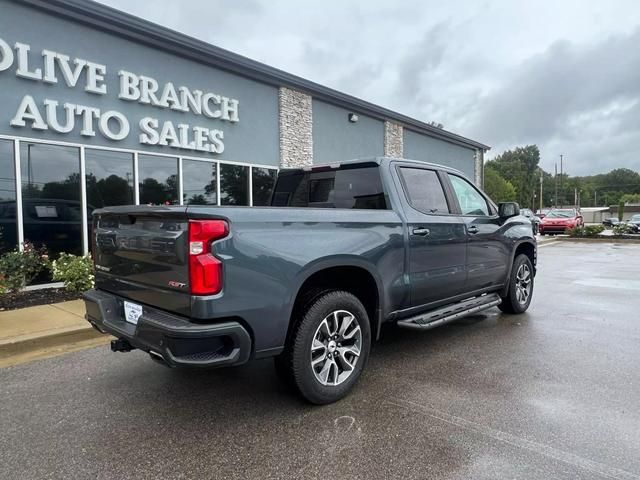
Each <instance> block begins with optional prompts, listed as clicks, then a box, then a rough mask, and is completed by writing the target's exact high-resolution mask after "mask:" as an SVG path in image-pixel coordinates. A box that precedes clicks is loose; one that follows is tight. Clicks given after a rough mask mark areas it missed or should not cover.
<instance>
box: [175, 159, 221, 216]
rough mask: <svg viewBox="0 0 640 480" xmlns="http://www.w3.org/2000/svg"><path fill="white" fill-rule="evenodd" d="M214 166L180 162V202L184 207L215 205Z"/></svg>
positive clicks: (196, 162)
mask: <svg viewBox="0 0 640 480" xmlns="http://www.w3.org/2000/svg"><path fill="white" fill-rule="evenodd" d="M216 190H217V179H216V164H215V163H210V162H201V161H197V160H182V197H183V198H182V200H183V202H184V204H185V205H217V203H218V196H217V192H216Z"/></svg>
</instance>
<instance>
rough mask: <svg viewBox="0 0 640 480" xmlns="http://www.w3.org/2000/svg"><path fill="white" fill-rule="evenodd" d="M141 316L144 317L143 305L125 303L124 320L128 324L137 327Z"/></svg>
mask: <svg viewBox="0 0 640 480" xmlns="http://www.w3.org/2000/svg"><path fill="white" fill-rule="evenodd" d="M140 315H142V305H137V304H135V303H131V302H124V319H125V320H126V321H127V322H129V323H133V324H134V325H137V324H138V319H139V318H140Z"/></svg>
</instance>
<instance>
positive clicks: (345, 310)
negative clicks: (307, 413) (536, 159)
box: [275, 291, 371, 405]
mask: <svg viewBox="0 0 640 480" xmlns="http://www.w3.org/2000/svg"><path fill="white" fill-rule="evenodd" d="M293 320H294V321H296V324H295V325H294V330H293V332H292V334H291V336H290V338H289V340H288V342H287V345H286V346H285V351H284V352H283V353H282V354H281V355H280V356H278V357H276V359H275V364H276V370H277V372H278V375H279V376H280V377H281V378H283V380H284V381H285V383H287V384H288V385H291V386H293V387H294V388H295V389H296V390H297V391H298V392H299V393H300V395H302V397H303V398H304V399H306V400H307V401H308V402H310V403H314V404H316V405H324V404H327V403H333V402H336V401H338V400H340V399H341V398H343V397H345V396H346V395H347V394H348V393H349V391H350V390H351V389H352V388H353V386H354V385H355V384H356V383H357V381H358V379H359V378H360V375H361V374H362V371H363V370H364V367H365V366H366V363H367V360H368V358H369V351H370V348H371V327H370V325H369V316H368V315H367V311H366V310H365V308H364V306H363V305H362V303H361V302H360V300H358V299H357V298H356V297H355V296H354V295H352V294H351V293H349V292H344V291H330V292H328V293H323V294H322V295H320V296H318V297H316V298H315V299H314V301H313V302H311V303H310V304H309V305H308V307H307V308H305V309H304V310H303V311H302V312H301V316H300V318H298V319H296V318H294V319H293ZM341 327H342V328H341ZM341 329H343V332H342V333H341ZM336 336H338V337H337V338H335V337H336ZM312 347H313V349H312ZM312 363H313V364H315V365H312Z"/></svg>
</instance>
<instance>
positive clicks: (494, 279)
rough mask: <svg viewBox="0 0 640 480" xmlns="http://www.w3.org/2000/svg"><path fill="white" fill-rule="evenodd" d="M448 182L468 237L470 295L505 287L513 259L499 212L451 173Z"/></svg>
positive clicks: (460, 178) (467, 284)
mask: <svg viewBox="0 0 640 480" xmlns="http://www.w3.org/2000/svg"><path fill="white" fill-rule="evenodd" d="M447 179H448V181H449V182H450V183H449V185H450V189H451V192H452V196H453V198H454V201H455V202H457V205H456V207H455V208H456V210H457V211H458V212H459V213H460V218H461V219H462V220H463V221H464V225H465V229H466V232H467V234H468V243H467V257H466V258H467V283H466V291H467V292H472V291H476V290H480V289H483V288H487V287H491V286H495V285H497V284H501V283H503V282H504V281H505V279H506V276H507V270H508V267H509V265H510V263H511V258H510V250H509V247H508V245H507V244H506V240H505V238H504V235H503V234H502V232H501V227H502V222H501V220H500V217H498V212H497V209H496V208H495V207H494V206H493V205H492V204H491V202H489V201H488V199H487V198H486V197H485V196H484V195H483V194H482V193H481V192H480V191H479V190H478V189H477V188H476V187H475V186H474V185H473V184H471V182H469V181H468V180H466V179H465V178H463V177H461V176H458V175H454V174H451V173H449V174H447Z"/></svg>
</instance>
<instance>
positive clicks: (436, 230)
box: [397, 165, 466, 307]
mask: <svg viewBox="0 0 640 480" xmlns="http://www.w3.org/2000/svg"><path fill="white" fill-rule="evenodd" d="M397 171H398V175H399V179H400V183H401V184H402V189H403V190H404V193H405V196H404V199H403V200H404V202H403V203H405V208H404V211H405V214H406V220H407V228H408V243H409V251H408V255H409V258H408V267H407V270H408V274H409V282H410V290H411V301H410V303H411V307H419V306H421V305H425V304H428V303H432V302H435V301H440V300H445V299H446V298H449V297H453V296H455V295H458V294H460V293H462V292H463V291H464V284H465V265H466V233H465V228H464V224H463V222H462V221H461V219H460V218H459V217H458V216H457V215H453V214H452V213H451V211H452V209H451V208H450V206H449V204H448V202H447V198H446V196H445V193H444V188H443V186H442V180H441V174H439V173H438V172H437V171H436V170H430V169H427V168H420V167H415V166H414V165H411V166H403V165H400V166H398V168H397Z"/></svg>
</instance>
